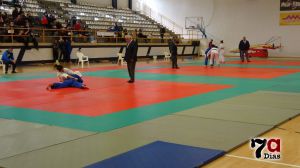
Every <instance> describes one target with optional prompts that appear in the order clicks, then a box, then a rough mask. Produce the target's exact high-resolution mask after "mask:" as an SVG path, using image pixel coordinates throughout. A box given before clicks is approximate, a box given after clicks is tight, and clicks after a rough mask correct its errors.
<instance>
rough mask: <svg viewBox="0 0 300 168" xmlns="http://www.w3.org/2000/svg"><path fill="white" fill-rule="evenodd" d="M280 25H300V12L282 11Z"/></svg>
mask: <svg viewBox="0 0 300 168" xmlns="http://www.w3.org/2000/svg"><path fill="white" fill-rule="evenodd" d="M280 25H282V26H285V25H300V12H288V13H280Z"/></svg>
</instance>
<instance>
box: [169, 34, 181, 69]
mask: <svg viewBox="0 0 300 168" xmlns="http://www.w3.org/2000/svg"><path fill="white" fill-rule="evenodd" d="M169 50H170V53H171V60H172V68H173V69H179V67H178V64H177V46H176V44H175V40H174V39H173V40H170V41H169Z"/></svg>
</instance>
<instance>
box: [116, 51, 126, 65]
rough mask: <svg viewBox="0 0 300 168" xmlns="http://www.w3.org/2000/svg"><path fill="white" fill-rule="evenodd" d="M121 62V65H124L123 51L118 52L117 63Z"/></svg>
mask: <svg viewBox="0 0 300 168" xmlns="http://www.w3.org/2000/svg"><path fill="white" fill-rule="evenodd" d="M119 63H121V65H124V64H125V62H124V54H123V53H118V62H117V64H119Z"/></svg>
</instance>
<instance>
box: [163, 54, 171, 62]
mask: <svg viewBox="0 0 300 168" xmlns="http://www.w3.org/2000/svg"><path fill="white" fill-rule="evenodd" d="M164 55H165V58H164V59H165V61H169V60H170V58H171V53H169V52H164Z"/></svg>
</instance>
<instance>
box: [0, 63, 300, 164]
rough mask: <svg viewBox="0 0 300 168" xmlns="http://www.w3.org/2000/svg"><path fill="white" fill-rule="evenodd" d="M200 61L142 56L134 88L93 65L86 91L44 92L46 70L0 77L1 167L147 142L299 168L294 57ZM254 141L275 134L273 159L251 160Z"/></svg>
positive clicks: (299, 71)
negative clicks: (217, 63) (174, 65)
mask: <svg viewBox="0 0 300 168" xmlns="http://www.w3.org/2000/svg"><path fill="white" fill-rule="evenodd" d="M202 64H203V61H202V60H195V61H193V60H185V61H184V62H180V66H181V68H180V69H179V70H172V69H170V68H169V64H168V63H166V62H158V63H145V62H141V63H138V67H137V74H136V77H137V81H136V83H135V84H133V85H132V84H128V83H126V81H127V80H128V75H127V71H126V68H125V66H124V67H121V66H116V65H103V64H94V65H92V66H91V67H90V68H85V69H83V70H82V71H83V73H84V80H85V81H86V83H87V85H88V86H89V88H90V89H89V90H78V89H72V88H70V89H62V90H53V91H46V89H45V87H46V85H47V84H49V83H51V82H54V81H56V80H57V79H56V77H55V75H56V74H55V72H54V71H53V70H52V68H51V67H49V66H37V67H23V68H22V69H19V71H23V73H18V74H15V75H6V76H3V75H2V76H1V77H0V89H1V93H0V100H1V101H0V139H1V141H0V149H1V150H0V167H1V166H3V167H5V168H54V167H55V168H69V167H70V168H77V167H85V166H88V165H92V164H94V163H98V162H100V163H101V161H103V160H107V159H108V160H109V158H115V156H117V155H119V154H123V153H127V152H128V151H131V150H133V149H139V148H140V147H144V146H146V145H148V144H151V143H153V142H156V141H162V142H169V143H174V144H180V145H187V146H192V147H201V148H204V149H208V150H215V151H219V155H215V157H212V158H210V160H209V161H208V160H206V162H205V163H208V162H210V161H212V162H210V163H209V164H206V165H205V166H204V167H207V168H220V167H228V168H229V167H230V168H235V167H236V168H240V167H281V168H282V167H300V153H299V152H300V134H299V132H300V125H299V123H300V117H299V116H298V115H299V113H300V103H299V100H300V87H299V85H300V60H297V59H294V60H293V59H253V60H252V62H251V63H249V64H247V63H244V64H241V63H240V62H239V61H238V59H237V58H230V60H229V61H228V62H227V63H226V64H225V65H223V66H222V67H220V68H219V67H215V68H205V67H204V66H202ZM75 67H76V66H75ZM72 68H73V67H72ZM253 137H276V138H281V141H282V144H281V145H282V151H281V159H280V160H279V161H265V160H256V159H254V156H253V153H254V152H253V150H251V149H250V147H249V140H250V139H251V138H253ZM145 157H146V156H145ZM218 157H220V158H218ZM213 160H214V161H213ZM169 161H170V160H167V159H165V160H164V158H161V163H163V164H166V165H168V162H169ZM141 162H142V161H141ZM173 162H176V161H174V160H173ZM133 163H134V162H132V163H131V164H133ZM145 163H146V162H145ZM137 165H138V164H137ZM199 165H200V163H199ZM195 166H196V165H195ZM123 167H126V166H125V165H124V166H123ZM143 167H146V166H143ZM166 167H168V166H166Z"/></svg>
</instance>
